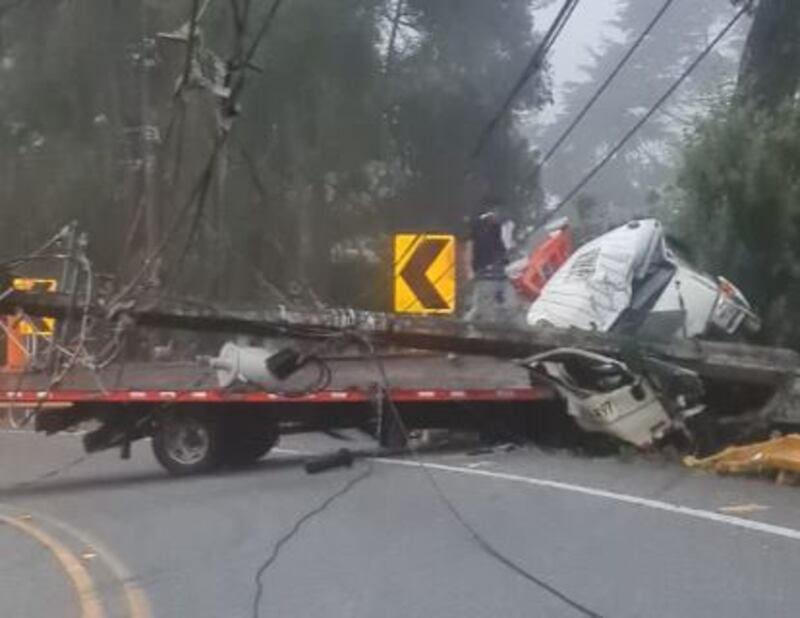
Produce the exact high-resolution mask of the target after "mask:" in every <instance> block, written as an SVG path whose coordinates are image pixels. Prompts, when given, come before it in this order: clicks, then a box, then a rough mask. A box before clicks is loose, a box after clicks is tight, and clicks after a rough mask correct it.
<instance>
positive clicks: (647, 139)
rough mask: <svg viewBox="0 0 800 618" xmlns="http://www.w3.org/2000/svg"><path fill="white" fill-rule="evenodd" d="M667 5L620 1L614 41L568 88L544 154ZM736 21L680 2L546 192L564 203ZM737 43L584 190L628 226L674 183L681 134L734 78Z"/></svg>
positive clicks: (565, 151)
mask: <svg viewBox="0 0 800 618" xmlns="http://www.w3.org/2000/svg"><path fill="white" fill-rule="evenodd" d="M663 3H664V0H622V1H621V2H620V4H619V7H620V8H619V12H618V14H617V16H616V18H615V20H614V22H613V23H612V24H611V29H612V31H614V32H613V34H612V35H609V36H608V37H606V39H605V40H604V41H603V42H602V43H601V44H600V45H599V46H598V50H597V51H595V52H594V53H593V55H592V61H591V62H590V64H589V65H588V66H586V67H583V70H584V72H585V73H587V74H588V75H589V79H587V80H585V81H580V82H575V83H572V84H568V86H567V89H566V93H565V94H564V106H563V109H562V111H561V113H560V114H559V116H558V118H557V120H556V122H555V123H553V124H551V125H550V126H548V127H547V129H546V130H545V131H543V132H541V133H540V134H539V135H538V136H537V144H538V145H539V147H540V149H542V150H546V149H547V148H549V146H550V145H551V144H553V143H554V142H555V140H556V139H557V138H558V137H559V135H560V134H561V132H562V131H563V130H564V128H565V127H566V126H567V125H568V124H569V123H570V122H571V121H572V119H573V118H574V117H575V116H576V115H577V114H578V112H579V111H580V109H581V108H582V107H583V106H584V105H585V104H586V102H587V101H588V100H589V98H590V97H591V96H592V95H593V94H594V92H595V91H596V89H597V88H598V87H599V85H600V83H601V82H602V81H603V80H605V79H606V77H607V76H608V75H609V74H610V73H611V71H612V70H613V68H614V67H615V66H616V64H617V63H618V61H619V60H620V59H621V58H622V56H623V55H624V54H625V53H626V52H627V51H628V49H629V47H630V45H631V44H632V42H633V40H634V39H635V38H636V37H638V36H639V34H640V33H641V32H642V31H643V30H644V28H645V26H646V25H647V24H648V23H649V22H650V21H651V20H652V19H653V17H654V16H655V14H656V12H657V11H658V10H659V9H660V7H661V6H662V5H663ZM730 13H731V8H730V5H728V4H727V3H726V2H724V1H719V0H710V1H707V0H704V1H703V2H697V1H695V0H676V2H675V3H674V4H673V5H672V6H671V7H670V8H669V9H668V10H667V12H666V13H665V14H664V16H663V18H662V19H661V20H660V21H659V23H658V24H657V25H656V27H655V28H654V30H653V31H652V32H651V33H650V34H649V35H648V37H647V38H646V39H645V41H644V42H643V43H642V45H641V47H640V48H639V49H638V50H637V51H636V53H635V55H634V56H633V57H632V58H631V60H630V61H629V62H628V63H627V64H626V66H625V68H624V69H623V70H622V71H621V72H620V73H619V75H618V76H617V77H616V79H615V81H614V82H613V84H612V85H611V86H610V87H609V89H608V90H607V91H606V92H605V93H604V94H603V96H602V97H601V98H600V99H599V100H598V101H597V103H596V104H595V105H594V107H593V108H592V110H591V111H590V112H589V114H588V115H587V116H586V118H585V119H584V120H583V121H582V123H581V124H580V125H578V127H577V128H576V129H575V131H574V132H573V133H572V135H571V136H570V137H569V138H568V139H567V140H566V141H565V142H564V143H563V145H562V146H561V147H560V148H559V150H558V151H557V152H556V154H555V156H554V157H553V158H552V159H551V161H550V163H549V164H548V165H547V166H546V168H545V169H544V171H543V181H544V184H545V187H546V189H547V191H548V192H549V193H551V194H555V195H563V194H564V193H565V192H567V191H569V190H570V189H572V187H573V186H574V185H575V184H576V183H577V182H578V180H579V179H580V178H581V177H582V176H583V175H584V174H585V173H586V172H587V171H588V170H589V169H591V167H592V166H593V165H594V164H595V163H596V162H597V161H598V160H599V159H600V158H602V157H603V156H604V155H605V154H606V152H608V149H609V148H611V147H612V146H613V145H614V144H615V143H616V141H617V140H618V139H620V138H621V137H622V135H624V134H625V132H626V131H627V130H628V129H629V128H630V127H631V126H632V125H633V124H634V123H635V122H636V121H637V120H638V119H639V118H640V116H641V114H643V113H644V112H645V110H646V109H647V108H649V106H650V105H651V104H652V103H653V102H654V101H655V100H656V99H657V98H658V97H659V96H661V94H662V93H663V92H664V91H666V90H667V88H668V87H669V86H670V85H671V84H672V83H673V81H674V80H675V79H676V78H677V76H678V74H679V73H680V72H681V71H682V70H683V68H684V67H685V66H686V65H687V64H688V63H689V62H691V61H692V60H693V59H694V58H695V57H696V55H697V54H698V53H699V52H700V50H701V49H703V47H705V45H706V44H707V43H708V40H709V38H710V36H711V35H710V34H709V33H711V32H713V31H714V29H715V27H717V25H718V23H719V22H720V20H722V19H724V18H727V17H728V16H729V15H730ZM737 39H741V35H739V36H738V37H732V38H730V39H728V40H727V41H726V45H725V46H722V47H720V48H718V49H717V50H715V52H714V53H712V54H711V55H710V56H709V57H707V58H706V59H705V60H704V62H703V63H702V64H701V65H700V66H699V67H698V69H697V70H696V71H695V72H694V73H693V74H692V76H691V77H690V78H689V80H688V81H687V82H686V83H685V84H684V86H683V87H682V89H681V91H680V92H678V93H676V95H675V98H674V99H673V100H671V101H670V102H669V103H668V105H667V106H666V107H665V108H664V109H663V111H662V112H660V113H659V115H657V116H656V117H655V118H653V119H652V120H651V121H650V122H648V123H647V124H646V125H645V126H644V127H642V129H641V130H640V131H639V132H638V134H637V135H636V137H635V138H634V139H633V140H632V141H631V142H630V143H629V144H628V145H627V146H626V148H625V150H624V151H623V152H622V153H620V154H619V155H618V156H617V157H616V159H615V160H613V161H612V162H611V163H609V164H608V165H607V166H606V167H605V169H604V170H603V171H602V173H601V174H599V175H598V176H597V177H595V178H594V179H593V180H592V182H591V184H590V185H589V186H588V187H587V190H588V191H590V192H591V193H592V195H593V196H594V197H595V198H596V199H597V200H598V202H600V203H603V204H607V205H608V206H609V207H610V209H611V211H612V212H616V217H619V218H628V217H630V216H634V215H642V214H645V213H646V212H648V211H650V210H652V208H651V205H652V204H653V201H652V197H653V195H654V194H653V189H658V188H660V187H661V186H662V185H663V184H664V183H665V182H667V181H668V180H669V178H670V173H671V169H672V167H673V165H674V158H673V157H674V152H675V146H677V143H678V141H679V137H680V132H681V130H682V129H683V128H685V126H686V125H687V123H688V122H690V121H691V117H692V116H693V115H694V114H695V113H697V111H699V110H701V109H703V108H704V103H705V101H706V99H708V98H711V99H713V98H714V97H715V96H716V94H717V93H718V91H719V90H720V88H722V87H723V86H724V85H725V84H726V83H727V82H730V81H731V80H732V78H733V76H734V75H735V70H736V64H735V60H734V59H732V57H731V54H730V50H731V49H736V46H737V45H738V44H739V43H738V42H737Z"/></svg>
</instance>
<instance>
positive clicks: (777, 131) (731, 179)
mask: <svg viewBox="0 0 800 618" xmlns="http://www.w3.org/2000/svg"><path fill="white" fill-rule="evenodd" d="M677 184H678V188H679V190H680V208H679V211H678V217H677V221H676V226H677V229H678V230H679V231H680V233H681V234H682V235H683V236H684V238H685V239H686V240H688V241H689V243H690V244H691V245H692V246H693V247H695V250H696V252H697V258H698V259H699V260H700V263H701V264H702V265H703V266H704V267H706V268H707V269H709V270H711V271H713V272H718V273H724V274H725V275H726V276H729V277H730V278H732V279H734V280H735V281H736V283H737V284H739V285H741V287H742V288H743V289H744V290H745V291H746V293H747V295H748V296H749V297H750V298H751V300H753V301H754V302H755V303H756V304H757V305H758V308H759V310H760V311H761V312H762V314H763V315H764V316H765V317H766V319H767V329H766V336H767V337H768V338H769V339H771V340H772V341H776V342H781V343H793V344H795V345H797V344H799V343H800V325H797V324H796V322H795V321H794V319H793V318H792V315H793V314H794V312H796V311H797V310H798V309H800V107H798V105H796V104H794V103H793V102H786V103H784V104H782V105H780V106H779V107H778V108H776V109H774V110H770V111H769V112H766V111H754V110H753V109H752V108H750V107H743V106H739V105H736V104H730V105H727V106H723V107H720V108H718V109H715V110H713V112H712V113H711V114H709V116H708V117H707V118H706V119H705V120H703V121H702V122H700V123H699V124H698V125H697V127H696V128H695V129H694V130H693V131H692V132H691V133H690V134H689V135H688V136H687V142H686V150H685V154H684V160H683V163H682V165H681V168H680V173H679V177H678V183H677Z"/></svg>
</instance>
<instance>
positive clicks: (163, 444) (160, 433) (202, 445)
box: [153, 412, 224, 475]
mask: <svg viewBox="0 0 800 618" xmlns="http://www.w3.org/2000/svg"><path fill="white" fill-rule="evenodd" d="M223 442H224V441H223V436H222V434H221V432H220V426H219V423H218V422H216V420H215V419H214V418H213V416H212V415H210V414H197V413H189V412H184V413H180V412H179V413H175V414H171V415H169V416H167V417H165V418H164V419H163V420H162V421H161V422H160V423H159V424H158V425H157V427H156V431H155V434H154V435H153V454H154V455H155V457H156V459H157V460H158V463H160V464H161V465H162V466H163V467H164V468H165V469H166V470H167V472H169V473H170V474H175V475H188V474H201V473H203V472H210V471H211V470H214V469H215V468H217V467H218V466H219V464H220V462H221V459H222V454H223V447H224V444H223Z"/></svg>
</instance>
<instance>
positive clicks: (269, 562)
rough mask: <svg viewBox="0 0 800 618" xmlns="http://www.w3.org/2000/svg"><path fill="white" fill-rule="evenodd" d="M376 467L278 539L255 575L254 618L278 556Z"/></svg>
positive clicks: (305, 516)
mask: <svg viewBox="0 0 800 618" xmlns="http://www.w3.org/2000/svg"><path fill="white" fill-rule="evenodd" d="M374 466H375V464H373V463H372V462H371V461H368V463H367V467H366V468H365V469H364V471H363V472H361V474H359V475H358V476H355V477H353V478H351V479H350V480H349V481H348V482H347V483H345V484H344V485H343V486H342V487H341V488H340V489H339V490H337V491H336V492H334V493H332V494H331V495H330V496H328V497H327V498H326V499H325V500H323V501H322V502H321V503H320V504H319V505H318V506H316V507H315V508H313V509H311V510H310V511H308V512H307V513H306V514H305V515H303V516H302V517H300V518H299V519H298V520H297V521H296V522H295V523H294V525H293V526H292V527H291V528H290V529H289V531H288V532H287V533H286V534H284V535H283V536H282V537H281V538H280V539H278V540H277V542H276V543H275V545H273V546H272V551H271V552H270V554H269V556H268V557H267V559H266V560H265V561H264V562H263V563H262V564H261V566H260V567H258V571H256V575H255V584H256V593H255V596H254V597H253V618H258V617H259V616H260V615H261V597H262V596H263V595H264V582H263V577H264V574H265V573H266V572H267V571H268V570H269V569H270V568H271V567H272V566H273V565H274V564H275V562H276V561H277V559H278V556H279V555H280V553H281V549H283V547H284V546H285V545H286V544H287V543H288V542H289V541H291V540H292V539H293V538H294V537H295V536H296V535H297V534H298V533H299V532H300V530H301V529H302V527H303V526H304V525H305V524H306V523H307V522H308V521H310V520H311V519H313V518H314V517H316V516H317V515H320V514H321V513H322V512H323V511H325V510H326V509H327V508H328V507H330V506H331V505H332V504H333V503H334V502H336V500H338V499H339V498H341V497H342V496H344V495H345V494H347V493H349V492H350V491H351V490H352V489H353V488H355V487H356V485H358V484H359V483H361V482H363V481H365V480H366V479H367V478H368V477H369V476H370V475H371V474H372V472H373V470H374Z"/></svg>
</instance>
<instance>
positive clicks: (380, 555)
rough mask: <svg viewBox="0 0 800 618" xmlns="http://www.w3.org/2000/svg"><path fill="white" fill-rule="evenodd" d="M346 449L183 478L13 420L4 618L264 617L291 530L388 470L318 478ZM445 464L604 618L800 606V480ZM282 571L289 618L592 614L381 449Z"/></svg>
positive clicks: (753, 612) (280, 592) (628, 466)
mask: <svg viewBox="0 0 800 618" xmlns="http://www.w3.org/2000/svg"><path fill="white" fill-rule="evenodd" d="M341 445H342V444H341V443H340V442H334V441H332V440H331V439H329V438H324V437H320V436H305V437H295V438H292V439H287V440H284V441H283V443H282V445H281V447H282V449H284V450H282V451H281V452H279V453H275V454H273V455H271V456H270V457H269V458H268V459H267V460H266V461H265V462H264V463H263V465H260V466H258V467H257V468H254V469H251V470H247V471H240V472H237V473H224V474H217V475H213V476H208V477H202V478H187V479H171V478H168V477H166V476H165V474H164V473H163V472H162V471H161V470H160V469H159V468H158V467H157V465H156V463H155V461H154V460H153V458H152V456H151V454H150V451H149V445H148V444H147V443H140V444H137V445H135V448H134V453H133V458H132V460H130V461H120V460H119V459H117V457H116V454H115V453H104V454H100V455H96V456H94V457H91V458H89V459H87V460H85V461H81V462H79V463H75V461H76V459H77V458H79V457H80V455H81V449H80V444H79V443H78V441H77V439H76V438H73V437H54V438H42V437H38V436H32V435H25V434H9V433H3V434H0V556H2V561H0V616H26V617H27V616H30V617H32V618H33V617H37V616H48V617H50V616H82V615H84V616H85V615H87V614H86V612H87V611H91V607H92V603H94V607H95V610H97V609H98V607H99V611H100V612H101V613H100V614H99V616H107V617H115V616H134V617H135V618H148V616H149V615H152V616H163V617H192V618H206V617H207V618H223V617H239V616H242V617H248V616H252V615H253V613H252V611H253V610H252V605H253V598H254V594H255V591H256V586H255V583H254V575H255V573H256V571H257V570H258V568H259V566H260V565H262V564H263V562H264V560H265V559H266V558H267V557H268V555H269V554H270V552H271V551H272V548H273V546H274V544H275V543H276V541H277V540H278V539H279V538H281V537H282V536H284V535H285V534H286V533H287V532H288V531H289V530H290V529H291V528H292V526H293V525H294V524H295V523H296V521H297V520H298V518H300V517H301V516H302V515H304V514H305V513H307V512H309V511H310V510H312V509H314V508H315V507H317V506H319V505H320V504H321V503H322V502H323V501H324V500H326V498H328V497H329V496H330V495H332V494H333V493H334V492H336V491H337V490H339V489H340V488H341V487H343V486H344V485H345V484H346V483H347V482H348V481H349V480H350V479H352V478H354V477H356V476H358V475H360V474H362V473H363V472H364V471H365V470H366V468H367V466H368V465H369V464H367V463H366V462H364V461H361V462H357V463H356V465H355V466H354V467H353V468H352V469H350V470H347V469H340V470H335V471H331V472H328V473H325V474H321V475H318V476H308V475H306V474H305V473H304V471H303V470H302V468H301V467H300V466H299V465H298V463H299V461H300V456H299V455H297V454H296V453H295V451H302V452H308V451H323V450H326V449H330V448H331V447H340V446H341ZM286 450H289V451H290V452H286ZM426 460H427V461H429V462H431V464H432V467H431V468H429V470H430V472H431V473H432V474H433V475H434V476H435V478H436V480H437V482H438V483H439V484H440V486H441V488H442V489H443V490H444V491H445V493H446V494H447V496H448V497H449V499H450V500H451V501H452V502H453V503H454V504H455V506H456V507H457V509H458V510H459V512H460V513H462V514H463V516H464V518H465V519H466V520H467V521H468V522H469V523H470V524H471V525H472V526H473V527H474V528H475V529H476V530H477V531H479V532H480V534H482V535H483V536H484V537H485V538H486V539H487V540H488V541H489V542H490V543H491V544H492V545H493V546H495V547H496V548H497V549H498V550H500V551H501V552H502V553H503V554H504V555H506V556H508V557H509V558H510V559H512V560H513V561H515V562H516V563H517V564H518V565H520V566H522V567H523V568H524V569H525V570H527V571H528V572H529V573H531V574H533V575H534V576H535V577H538V578H540V579H541V580H543V581H545V582H546V583H547V584H549V585H551V586H553V587H555V588H557V589H558V590H559V591H560V592H561V593H563V594H564V595H567V596H568V597H570V598H571V599H573V600H574V601H576V602H577V603H579V604H581V605H583V606H585V607H587V608H590V609H591V610H593V611H594V612H595V613H596V614H598V615H602V616H606V617H610V616H615V617H616V616H620V617H623V616H726V617H734V616H748V617H750V616H792V617H794V616H797V615H799V614H800V586H798V585H797V581H798V575H797V574H798V572H800V489H798V488H793V487H786V486H776V485H773V484H770V483H767V482H764V481H759V480H745V479H732V478H717V477H714V476H711V475H707V474H704V473H696V472H688V471H686V470H684V469H682V468H681V467H680V466H678V465H676V464H674V463H669V462H667V461H664V460H660V459H657V458H656V459H652V460H647V459H640V458H633V459H629V460H622V459H618V458H607V459H590V458H585V457H579V456H576V455H573V454H571V453H567V452H543V451H541V450H538V449H537V448H534V447H531V448H525V449H518V450H516V451H513V452H509V453H507V452H498V453H491V454H481V455H474V456H468V455H464V454H454V453H451V454H440V455H431V456H427V457H426ZM69 463H74V464H75V465H73V466H72V467H70V468H69V469H67V470H66V471H64V472H63V473H61V474H59V475H58V476H53V477H49V478H44V479H41V480H38V481H36V482H33V483H30V484H27V485H24V486H19V485H18V484H19V483H20V482H23V481H26V480H30V479H34V478H36V477H37V476H40V475H42V474H45V473H47V472H48V471H49V470H52V469H55V468H59V467H61V466H64V465H65V464H69ZM731 508H732V509H733V511H732V512H731V510H730V509H731ZM9 522H11V523H9ZM18 522H23V528H25V529H20V528H19V527H18V526H17V525H16V524H17V523H18ZM34 531H38V533H39V537H35V536H32V535H31V533H32V532H34ZM42 535H43V537H44V538H41V537H42ZM59 548H60V550H61V551H62V553H61V554H60V556H61V559H72V560H73V563H69V560H67V564H66V565H65V564H64V563H63V560H61V561H60V560H59V554H58V551H56V550H57V549H59ZM75 563H77V565H76V564H75ZM70 564H71V566H70ZM81 570H82V571H83V573H84V575H86V577H87V578H88V579H85V580H83V587H82V586H81V584H80V583H79V582H78V583H77V584H76V582H75V577H76V576H77V575H79V574H80V572H81ZM78 579H80V577H79V578H78ZM263 585H264V588H263V597H262V599H261V603H260V611H261V613H260V615H261V616H279V617H281V618H283V617H288V616H298V617H302V618H313V617H317V616H319V617H323V616H324V617H326V618H327V617H330V616H336V617H341V616H348V617H350V616H353V617H365V618H372V617H375V616H386V617H389V618H393V617H398V618H399V617H403V618H407V617H409V616H436V617H437V618H445V617H451V616H452V617H454V618H455V617H458V618H463V617H465V616H525V617H530V616H555V617H559V616H564V617H570V616H580V615H581V614H580V613H579V612H577V611H576V610H575V609H574V608H572V607H570V606H568V605H567V604H566V603H565V602H564V601H562V600H560V599H559V598H557V597H556V596H554V595H553V594H551V593H549V592H547V591H545V590H543V589H542V588H540V587H537V586H536V585H534V584H532V583H531V582H530V581H528V580H526V579H525V578H523V577H522V576H520V575H519V574H517V573H515V572H513V571H512V570H510V569H509V568H508V567H507V566H505V565H503V564H500V563H499V562H498V561H497V560H495V559H494V558H492V557H490V556H488V555H487V554H486V553H484V552H483V551H482V550H481V549H480V547H479V546H478V545H477V544H476V542H475V541H474V539H472V538H471V537H470V535H469V533H468V532H467V531H465V530H464V528H462V527H461V526H460V525H459V524H457V523H456V522H455V520H454V518H453V516H452V514H451V512H450V511H449V510H448V509H447V507H446V506H445V505H444V504H443V503H442V502H441V500H440V499H439V498H438V497H437V494H436V493H435V491H434V490H433V489H432V487H431V486H430V483H429V481H428V480H427V479H426V476H425V473H424V472H423V471H421V470H420V469H419V468H418V467H415V466H414V465H413V461H409V460H399V461H376V462H374V463H373V464H372V472H371V474H370V475H369V476H368V477H367V478H365V479H364V480H363V481H362V482H360V483H359V484H357V485H355V486H354V487H353V489H352V490H351V491H350V492H349V493H347V494H346V495H344V496H342V497H340V498H339V499H338V500H336V501H334V502H333V503H332V504H331V505H330V506H329V507H328V508H327V509H326V510H324V511H323V512H322V513H320V514H319V515H317V516H316V517H313V518H311V519H309V520H308V521H306V523H305V524H304V525H303V526H302V527H301V528H300V531H299V532H298V534H297V535H295V536H294V537H293V538H292V539H291V540H290V541H289V542H288V543H286V544H285V545H283V547H282V549H281V552H280V553H279V556H278V558H277V560H276V561H275V562H274V563H273V564H272V566H271V568H269V569H268V570H267V571H266V572H265V573H264V576H263ZM87 603H88V606H87ZM87 607H88V608H89V609H88V610H87Z"/></svg>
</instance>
